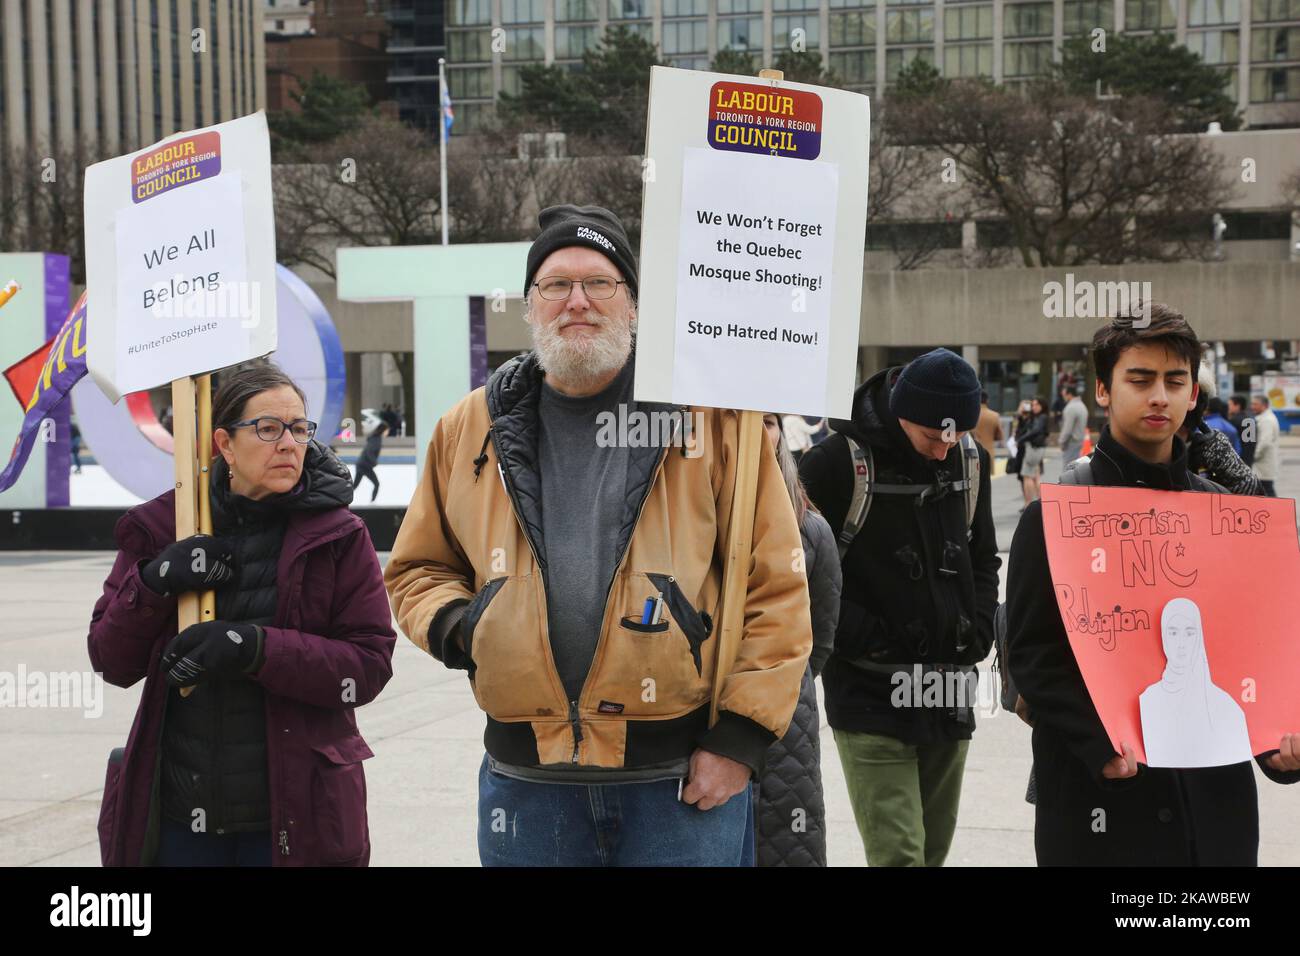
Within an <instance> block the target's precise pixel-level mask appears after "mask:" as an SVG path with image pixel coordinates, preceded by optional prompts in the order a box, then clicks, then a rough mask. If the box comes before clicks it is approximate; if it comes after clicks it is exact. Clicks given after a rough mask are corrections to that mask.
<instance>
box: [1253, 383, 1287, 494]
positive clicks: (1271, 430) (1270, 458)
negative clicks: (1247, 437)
mask: <svg viewBox="0 0 1300 956" xmlns="http://www.w3.org/2000/svg"><path fill="white" fill-rule="evenodd" d="M1250 412H1251V416H1252V418H1251V421H1253V422H1254V423H1255V429H1254V431H1255V441H1254V446H1255V457H1254V460H1253V461H1252V463H1251V467H1252V468H1254V469H1255V475H1256V477H1258V478H1259V484H1260V487H1261V488H1262V489H1263V493H1264V494H1265V495H1267V496H1268V497H1269V498H1275V497H1277V491H1276V490H1275V489H1274V487H1273V483H1274V482H1275V481H1276V480H1277V460H1278V442H1279V436H1280V435H1281V428H1280V427H1279V426H1278V423H1277V416H1276V415H1274V414H1273V409H1272V408H1270V407H1269V404H1268V399H1267V398H1265V397H1264V396H1263V395H1254V396H1252V397H1251V399H1250Z"/></svg>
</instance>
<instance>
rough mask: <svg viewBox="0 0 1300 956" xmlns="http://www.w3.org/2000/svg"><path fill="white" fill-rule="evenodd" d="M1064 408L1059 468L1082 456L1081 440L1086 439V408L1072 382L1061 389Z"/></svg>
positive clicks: (1076, 387) (1063, 467)
mask: <svg viewBox="0 0 1300 956" xmlns="http://www.w3.org/2000/svg"><path fill="white" fill-rule="evenodd" d="M1061 398H1063V399H1065V408H1064V409H1063V410H1062V412H1061V434H1060V439H1059V442H1060V446H1061V468H1062V469H1065V468H1066V467H1067V466H1068V465H1069V464H1070V462H1072V461H1074V460H1075V459H1076V458H1078V457H1079V456H1080V455H1082V454H1083V440H1084V439H1085V438H1087V437H1088V406H1087V405H1085V404H1084V403H1083V399H1081V398H1079V386H1077V385H1075V384H1074V383H1073V382H1070V383H1069V384H1067V385H1066V386H1065V387H1064V388H1062V389H1061Z"/></svg>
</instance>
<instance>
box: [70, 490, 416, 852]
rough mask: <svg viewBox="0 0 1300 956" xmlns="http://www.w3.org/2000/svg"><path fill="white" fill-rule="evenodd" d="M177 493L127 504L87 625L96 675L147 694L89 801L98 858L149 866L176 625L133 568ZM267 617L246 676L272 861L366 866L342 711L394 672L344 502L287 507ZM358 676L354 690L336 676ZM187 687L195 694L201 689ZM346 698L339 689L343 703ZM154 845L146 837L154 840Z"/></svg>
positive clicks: (360, 781) (354, 761)
mask: <svg viewBox="0 0 1300 956" xmlns="http://www.w3.org/2000/svg"><path fill="white" fill-rule="evenodd" d="M175 528H176V521H175V493H174V492H171V491H169V492H167V493H166V494H163V495H161V496H159V497H157V498H155V499H153V500H152V501H148V502H145V503H144V504H142V505H139V506H138V507H136V508H133V509H131V510H130V511H128V512H127V513H126V514H125V515H123V516H122V519H121V520H120V521H119V522H118V524H117V528H116V537H117V542H118V546H119V548H120V550H119V551H118V555H117V562H116V563H115V564H114V565H113V570H112V572H111V573H110V574H109V576H108V580H107V581H105V582H104V594H103V596H102V597H101V598H100V599H99V601H98V602H97V603H96V604H95V609H94V613H93V615H92V617H91V623H90V638H89V642H90V660H91V663H92V665H93V666H94V669H95V670H96V671H99V672H102V673H103V675H104V679H105V680H106V681H108V682H109V683H110V684H116V685H117V686H119V687H130V686H131V685H132V684H134V683H135V682H136V681H138V680H140V678H142V677H143V678H144V679H145V686H144V696H143V697H142V698H141V701H140V707H139V710H138V711H137V712H136V716H135V724H134V726H133V727H132V728H131V736H130V738H129V739H128V740H127V744H126V753H125V756H124V758H123V759H122V761H121V762H120V763H110V764H109V768H108V775H107V779H106V780H105V784H104V801H103V804H102V805H101V807H100V817H99V841H100V850H101V854H102V857H103V862H104V865H105V866H138V865H142V864H144V865H147V864H148V863H150V862H152V861H151V860H144V859H142V855H143V853H144V852H145V844H146V836H147V830H148V826H149V810H150V800H151V797H152V794H153V790H154V769H155V766H156V764H157V759H158V752H159V744H160V740H161V736H162V719H163V713H164V711H165V707H166V696H165V695H166V694H167V693H169V692H170V693H176V690H175V689H174V688H170V687H169V685H168V684H167V681H166V677H165V675H164V674H162V673H161V672H160V670H159V666H158V661H159V658H160V657H161V656H162V651H163V648H164V647H165V646H166V644H167V642H168V641H169V640H170V639H171V638H172V637H173V636H175V634H176V632H177V621H176V599H175V598H174V597H160V596H159V595H157V594H155V593H154V592H153V591H151V590H150V589H149V588H148V587H146V586H145V585H144V584H143V583H142V582H141V580H140V569H141V567H143V565H144V564H147V563H148V562H149V561H151V560H152V559H153V558H154V557H156V556H157V555H158V554H159V552H161V551H162V549H163V548H164V547H165V546H166V545H167V543H169V542H171V541H174V540H175V539H176V534H175ZM277 581H278V598H277V607H276V613H275V626H274V627H267V628H266V629H265V630H266V645H265V652H266V662H265V663H264V664H263V665H262V668H261V669H260V670H259V671H258V672H257V674H256V675H255V676H254V677H253V678H252V679H254V680H256V681H257V682H258V683H260V684H261V685H262V687H263V688H264V690H265V692H266V693H265V700H266V729H267V741H266V744H267V765H268V766H267V773H268V778H269V780H270V787H271V793H270V804H271V839H272V841H274V846H273V849H272V861H273V865H275V866H321V865H342V866H365V865H366V864H367V863H368V862H369V860H370V835H369V830H368V827H367V823H366V781H365V774H364V772H363V770H362V766H361V761H363V760H365V759H366V758H367V757H372V756H374V754H373V753H372V752H371V750H370V748H369V747H368V746H367V745H366V742H365V741H364V740H363V739H362V738H361V734H360V733H359V732H358V730H357V723H356V719H355V718H354V716H353V713H352V709H353V708H354V707H357V706H360V705H362V704H366V703H369V702H370V701H371V700H373V699H374V698H375V697H376V696H377V695H378V694H379V692H380V691H381V690H382V689H383V687H384V685H385V684H386V683H388V679H389V677H391V676H392V656H393V646H394V644H395V643H396V640H397V636H396V634H395V633H394V632H393V629H392V617H391V615H390V610H389V604H388V594H387V592H386V591H385V590H384V582H383V577H382V574H381V572H380V568H379V561H378V558H377V557H376V555H375V550H374V547H373V545H372V544H371V541H370V536H369V534H368V533H367V531H366V527H365V525H364V524H363V523H362V521H361V519H360V518H358V517H357V516H356V515H354V514H353V513H352V512H351V511H349V510H348V509H347V508H346V507H338V508H333V509H330V510H325V511H292V512H290V513H289V524H288V527H287V529H286V530H285V534H284V543H283V548H282V550H281V552H280V562H279V569H278V571H277ZM349 678H351V679H352V680H354V681H355V694H351V693H345V687H347V686H348V685H345V683H344V681H345V680H347V679H349ZM195 693H200V694H201V693H203V687H202V685H200V686H199V687H198V688H197V689H196V691H195ZM345 698H346V699H345ZM153 842H154V843H155V845H156V840H155V841H153Z"/></svg>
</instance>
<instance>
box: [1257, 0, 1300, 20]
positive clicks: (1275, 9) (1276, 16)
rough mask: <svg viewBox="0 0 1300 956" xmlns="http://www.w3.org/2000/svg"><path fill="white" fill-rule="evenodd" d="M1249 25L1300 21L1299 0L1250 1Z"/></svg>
mask: <svg viewBox="0 0 1300 956" xmlns="http://www.w3.org/2000/svg"><path fill="white" fill-rule="evenodd" d="M1250 20H1251V23H1270V22H1275V21H1278V20H1300V0H1251V5H1250Z"/></svg>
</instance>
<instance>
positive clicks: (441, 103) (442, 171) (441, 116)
mask: <svg viewBox="0 0 1300 956" xmlns="http://www.w3.org/2000/svg"><path fill="white" fill-rule="evenodd" d="M446 63H447V61H446V59H444V58H443V57H438V131H439V142H440V144H441V148H440V149H439V150H438V166H439V171H438V172H439V176H440V178H441V180H442V244H443V245H444V246H445V245H447V101H448V99H449V97H448V94H447V70H446Z"/></svg>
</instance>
